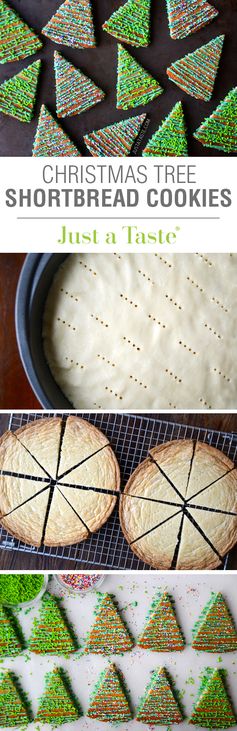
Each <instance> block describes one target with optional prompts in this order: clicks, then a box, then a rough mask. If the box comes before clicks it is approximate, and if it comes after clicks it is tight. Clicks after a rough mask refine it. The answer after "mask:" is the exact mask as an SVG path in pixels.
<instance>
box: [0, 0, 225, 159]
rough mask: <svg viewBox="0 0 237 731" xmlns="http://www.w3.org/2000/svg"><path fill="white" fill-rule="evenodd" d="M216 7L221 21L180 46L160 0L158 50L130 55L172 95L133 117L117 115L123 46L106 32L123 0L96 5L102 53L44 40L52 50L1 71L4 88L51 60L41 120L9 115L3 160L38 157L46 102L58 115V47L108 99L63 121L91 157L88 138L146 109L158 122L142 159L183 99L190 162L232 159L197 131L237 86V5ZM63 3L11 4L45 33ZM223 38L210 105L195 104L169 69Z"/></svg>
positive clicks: (26, 0)
mask: <svg viewBox="0 0 237 731" xmlns="http://www.w3.org/2000/svg"><path fill="white" fill-rule="evenodd" d="M211 3H212V5H213V6H215V7H216V8H217V9H218V10H219V16H217V18H216V19H214V21H213V22H211V23H210V24H209V25H207V26H205V28H203V29H202V30H200V31H198V32H197V33H194V34H193V35H191V36H188V37H187V38H185V39H183V40H176V41H174V40H172V39H171V38H170V35H169V30H168V20H167V13H166V4H165V0H159V1H157V0H152V10H151V18H152V24H151V28H152V36H151V44H150V46H148V47H147V48H133V47H131V46H129V47H128V50H129V51H131V54H132V55H134V57H135V58H136V59H137V60H138V61H140V62H141V64H143V65H144V67H145V68H146V69H147V70H148V71H150V72H151V73H152V74H153V75H154V76H155V77H157V79H158V81H160V83H161V85H162V86H163V88H164V89H165V92H164V93H163V94H161V96H159V97H158V99H156V100H154V101H153V102H151V103H150V104H148V105H147V106H146V107H136V108H135V109H130V110H128V111H126V112H123V111H122V112H121V111H118V110H116V67H117V43H116V40H115V39H114V38H112V36H110V35H108V34H107V33H105V32H104V31H103V30H102V27H101V26H102V24H103V22H104V21H105V20H107V19H108V18H109V17H110V15H111V13H112V12H113V11H114V10H116V9H117V8H118V7H119V6H120V5H121V0H99V2H98V1H97V0H92V5H93V14H94V19H95V27H96V34H97V42H98V46H97V48H92V49H84V50H83V49H82V50H78V49H72V48H68V47H66V46H58V45H56V44H54V43H52V42H50V41H49V40H48V39H47V38H46V36H41V37H42V40H43V44H44V45H43V48H42V49H41V51H40V52H39V53H37V54H35V55H33V56H29V57H27V58H26V59H22V60H21V61H19V62H11V63H7V64H3V65H2V66H0V82H3V81H5V79H7V78H9V77H10V76H13V75H14V74H16V73H18V72H19V71H20V70H21V69H22V68H24V67H26V66H27V65H29V64H30V63H32V61H33V60H35V59H36V58H41V59H42V61H43V66H42V72H41V78H40V82H39V87H38V95H37V103H36V108H35V117H34V119H33V121H32V122H31V123H30V124H24V123H21V122H18V121H17V120H16V119H14V118H11V117H9V116H5V115H3V114H1V115H0V155H1V156H31V153H32V145H33V140H34V135H35V131H36V127H37V118H38V115H39V110H40V107H41V104H42V103H45V104H46V105H47V106H48V108H49V110H50V111H51V112H52V113H55V83H54V70H53V53H54V50H55V49H58V50H61V52H62V53H63V55H65V57H66V58H67V59H68V60H69V61H72V63H74V64H75V66H78V67H79V68H81V70H82V71H83V72H84V73H86V74H87V75H89V76H91V78H92V79H93V80H94V81H95V82H96V83H97V84H98V85H99V86H100V87H101V88H102V89H103V90H104V91H105V92H106V95H107V96H106V98H105V100H104V101H103V102H101V103H100V104H97V105H96V106H95V107H92V108H91V109H89V110H88V111H86V112H84V113H82V114H81V115H79V116H78V115H77V116H75V117H66V119H64V120H63V122H62V126H63V128H64V130H65V131H66V132H67V133H68V134H69V135H70V137H71V139H72V140H73V141H74V142H75V143H76V144H77V145H78V147H79V149H80V151H81V152H82V154H83V155H88V154H89V153H88V150H87V148H86V147H85V145H84V143H83V135H84V134H85V133H87V132H91V131H92V130H93V129H97V128H98V129H99V128H100V127H104V126H105V125H108V124H113V123H114V122H116V121H119V120H121V119H126V118H128V117H129V116H133V115H136V114H140V113H141V112H144V111H146V112H147V114H148V116H149V117H150V119H151V121H150V125H149V128H148V131H147V132H146V135H145V137H144V141H142V143H141V146H140V149H139V153H138V154H139V155H140V154H141V150H142V149H143V147H145V143H146V141H147V140H148V138H149V137H150V136H151V134H153V133H154V131H155V130H156V129H157V127H158V126H159V124H160V123H161V121H162V120H163V119H164V117H166V115H167V114H169V112H170V111H171V109H172V107H173V106H174V104H175V103H176V102H177V101H178V100H182V101H183V103H184V111H185V118H186V122H187V127H188V143H189V154H190V156H201V157H207V156H225V153H224V152H221V151H220V150H215V149H211V148H207V147H203V146H202V145H201V144H200V143H199V142H197V141H196V140H195V139H194V138H193V137H192V132H194V131H195V129H196V128H197V127H198V126H199V124H200V123H201V122H202V121H203V119H204V117H207V116H208V115H209V114H210V113H211V112H212V111H213V110H214V109H215V108H216V106H217V104H218V103H219V102H220V100H221V99H223V98H224V97H225V95H226V94H227V92H228V91H229V90H230V89H231V88H232V87H234V86H236V83H237V79H236V68H237V0H211ZM60 4H61V3H60V0H9V5H10V6H11V7H13V8H15V9H16V10H18V11H19V13H20V15H21V16H22V17H23V18H24V20H26V22H27V23H28V24H29V25H30V26H31V27H32V28H33V29H35V30H36V31H37V32H38V33H40V31H41V29H42V28H43V26H44V25H45V24H46V23H47V21H48V20H49V19H50V18H51V16H52V15H53V14H54V12H55V11H56V10H57V9H58V7H59V5H60ZM222 33H224V34H226V39H225V43H224V49H223V53H222V58H221V62H220V68H219V72H218V75H217V80H216V83H215V88H214V94H213V97H212V100H211V101H210V102H208V103H207V102H202V101H198V100H195V99H193V98H192V97H190V96H189V95H187V94H186V93H185V92H182V91H181V89H179V88H178V87H177V86H175V85H174V84H173V83H172V82H171V81H169V80H168V77H167V75H166V68H167V67H168V66H169V65H170V64H171V63H172V62H173V61H175V60H177V59H178V58H180V57H182V56H184V55H185V54H187V53H190V52H192V51H194V50H195V49H196V48H198V47H199V46H201V45H202V44H204V43H207V42H208V41H210V40H211V39H212V38H214V37H215V36H217V35H219V34H222Z"/></svg>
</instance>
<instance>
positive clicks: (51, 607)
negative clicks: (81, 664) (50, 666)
mask: <svg viewBox="0 0 237 731" xmlns="http://www.w3.org/2000/svg"><path fill="white" fill-rule="evenodd" d="M77 648H78V643H77V640H76V638H75V637H74V634H73V630H72V629H71V627H70V625H69V623H68V620H67V618H66V616H65V614H64V611H63V609H62V607H61V606H60V600H59V599H58V598H57V597H54V596H53V595H52V594H49V593H48V592H47V593H46V594H44V596H43V599H42V601H41V605H40V610H39V617H38V618H35V619H34V622H33V628H32V632H31V636H30V639H29V649H30V650H31V652H36V653H37V654H40V655H46V654H50V655H67V654H69V653H70V652H75V650H77Z"/></svg>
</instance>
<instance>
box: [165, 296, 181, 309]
mask: <svg viewBox="0 0 237 731" xmlns="http://www.w3.org/2000/svg"><path fill="white" fill-rule="evenodd" d="M165 299H166V300H169V302H171V304H172V305H174V306H175V307H178V310H182V309H183V308H182V307H181V305H179V303H178V302H175V300H174V299H173V297H170V296H169V294H165Z"/></svg>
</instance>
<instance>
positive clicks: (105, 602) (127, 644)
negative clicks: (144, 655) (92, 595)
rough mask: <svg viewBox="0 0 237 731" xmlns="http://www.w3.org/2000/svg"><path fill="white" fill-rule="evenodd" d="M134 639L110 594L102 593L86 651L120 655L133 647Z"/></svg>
mask: <svg viewBox="0 0 237 731" xmlns="http://www.w3.org/2000/svg"><path fill="white" fill-rule="evenodd" d="M133 644H134V643H133V641H132V639H131V637H130V635H129V633H128V630H127V628H126V626H125V624H124V622H123V620H122V618H121V617H120V614H119V612H118V609H117V607H116V604H115V603H114V601H113V598H112V596H111V595H110V594H100V595H99V600H98V604H97V606H96V609H95V621H94V624H93V627H92V629H91V630H90V632H89V635H88V638H87V641H86V645H85V648H84V652H85V653H89V652H93V653H96V654H101V655H120V654H122V653H124V652H127V650H131V648H132V647H133Z"/></svg>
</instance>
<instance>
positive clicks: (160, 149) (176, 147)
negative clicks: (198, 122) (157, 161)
mask: <svg viewBox="0 0 237 731" xmlns="http://www.w3.org/2000/svg"><path fill="white" fill-rule="evenodd" d="M142 154H143V156H144V157H157V156H158V157H186V156H187V155H188V145H187V139H186V126H185V120H184V114H183V108H182V104H181V102H177V104H175V106H174V107H173V109H172V111H171V112H170V114H169V115H168V117H166V119H165V120H164V122H162V124H161V125H160V127H159V128H158V130H157V131H156V132H155V134H154V135H152V137H151V138H150V139H149V140H148V142H147V145H146V147H145V149H144V150H143V153H142Z"/></svg>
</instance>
